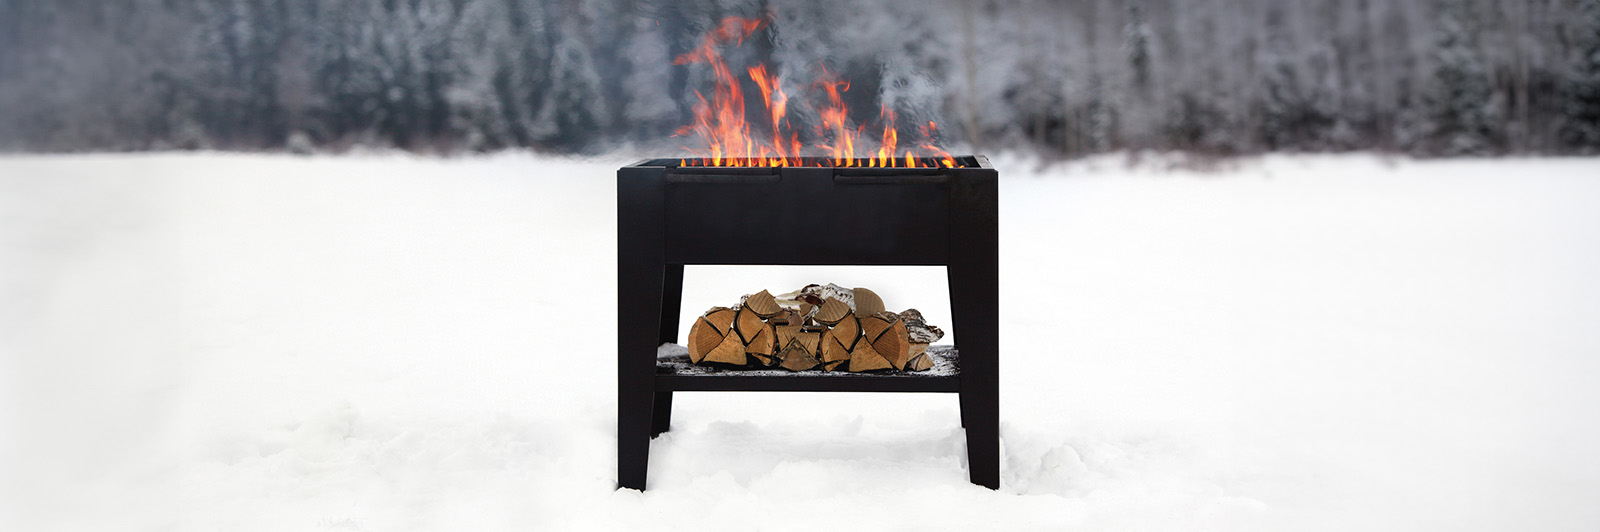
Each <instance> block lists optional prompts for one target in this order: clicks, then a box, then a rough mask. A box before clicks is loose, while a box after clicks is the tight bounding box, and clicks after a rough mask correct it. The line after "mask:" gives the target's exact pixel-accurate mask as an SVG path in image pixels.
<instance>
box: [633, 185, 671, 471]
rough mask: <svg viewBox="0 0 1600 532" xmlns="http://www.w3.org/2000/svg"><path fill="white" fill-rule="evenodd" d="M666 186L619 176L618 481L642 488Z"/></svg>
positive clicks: (662, 272)
mask: <svg viewBox="0 0 1600 532" xmlns="http://www.w3.org/2000/svg"><path fill="white" fill-rule="evenodd" d="M662 187H663V184H662V181H661V180H658V179H627V180H618V186H617V485H618V486H619V487H623V488H633V489H637V490H643V489H644V486H645V476H646V474H647V473H648V471H649V463H650V434H651V428H652V425H653V422H654V412H653V410H654V405H655V398H656V396H655V369H656V347H657V346H658V345H660V343H659V340H660V339H661V338H662V337H663V336H664V334H663V333H665V332H666V331H664V330H662V327H661V324H662V323H665V322H666V321H667V320H668V317H667V316H664V315H663V314H664V313H663V312H662V310H663V307H662V302H663V300H664V299H665V294H664V293H663V292H664V291H665V290H664V289H665V285H666V284H667V282H668V278H669V277H670V275H669V273H670V271H669V269H668V267H667V265H666V262H665V257H666V253H665V247H666V239H665V237H664V235H663V232H662V227H661V226H662V224H661V222H662V220H663V218H665V213H664V211H663V207H662V203H663V202H664V201H665V199H664V196H665V194H664V191H663V190H662ZM682 271H683V270H682V268H681V267H679V268H678V269H677V272H678V275H679V279H680V280H679V281H678V282H679V283H680V284H681V282H682V281H681V275H682ZM680 291H681V290H680ZM673 308H676V307H673ZM671 321H672V322H676V321H677V317H676V316H672V317H671ZM652 326H653V327H652ZM676 333H677V331H673V336H674V337H676V336H677V334H676ZM663 406H665V405H663Z"/></svg>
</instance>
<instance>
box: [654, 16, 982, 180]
mask: <svg viewBox="0 0 1600 532" xmlns="http://www.w3.org/2000/svg"><path fill="white" fill-rule="evenodd" d="M765 24H766V22H765V21H763V20H758V19H746V18H741V17H727V18H724V19H722V22H721V23H720V24H718V25H717V27H716V28H713V29H712V30H711V31H710V32H708V33H707V34H706V35H705V36H704V37H703V38H702V39H701V41H700V44H699V45H698V46H697V47H695V49H694V50H693V51H690V52H688V53H685V54H683V55H681V56H678V57H677V58H674V60H673V64H675V65H687V64H690V63H703V64H706V65H708V66H709V67H710V68H711V72H712V76H713V78H714V79H715V81H716V87H715V89H714V90H713V91H712V93H711V98H710V99H709V100H708V99H707V98H706V96H705V95H704V94H702V93H701V92H700V91H698V90H697V91H695V97H696V98H697V99H698V103H697V104H696V105H695V106H694V121H693V123H691V124H690V125H687V126H684V127H682V128H679V129H678V131H677V132H676V133H675V135H674V136H681V135H688V134H689V133H693V134H695V135H696V136H698V137H700V138H701V139H702V140H704V141H705V144H706V149H705V152H703V153H699V152H695V151H694V150H688V148H685V149H686V150H688V151H690V153H696V157H695V158H692V159H691V158H682V159H680V160H679V165H680V166H845V167H854V166H868V167H883V168H918V167H938V166H940V165H941V164H942V165H943V166H944V167H946V168H951V167H955V166H956V164H955V159H954V158H953V157H951V156H950V154H949V153H946V152H945V151H944V150H941V149H939V148H936V147H934V145H933V142H934V136H933V134H934V128H935V127H936V126H935V125H934V123H933V122H928V127H926V128H923V136H924V137H925V139H926V140H925V142H924V143H923V144H921V147H923V148H925V149H928V150H930V151H932V152H933V153H935V154H937V155H939V156H940V157H941V159H924V158H919V157H916V156H915V155H914V154H913V153H912V152H911V151H909V150H907V151H906V153H905V157H904V159H901V158H900V157H899V155H898V154H897V153H896V152H897V149H898V145H899V132H898V131H897V130H896V129H895V114H894V111H892V110H890V109H889V108H888V107H887V106H885V107H883V108H882V110H881V111H880V113H879V120H880V121H881V122H882V123H883V124H882V127H883V132H882V135H881V139H882V141H881V143H880V144H879V146H878V149H877V152H876V154H875V155H869V156H868V157H866V158H859V157H857V154H856V144H857V139H858V138H860V137H861V134H862V133H863V131H864V129H865V127H866V126H865V125H858V126H855V127H852V124H851V123H850V118H849V116H850V109H849V108H848V106H846V105H845V103H844V98H843V96H842V93H845V92H848V91H849V90H850V82H849V81H841V80H839V79H838V78H836V77H835V76H834V74H833V73H832V72H829V71H828V70H827V68H826V67H824V68H823V69H822V77H821V79H820V80H818V81H817V82H816V83H815V84H814V86H815V87H816V88H820V89H822V91H823V93H824V94H825V95H826V97H827V101H826V102H825V103H823V104H822V105H820V106H818V107H815V108H814V109H816V110H817V115H818V117H819V118H820V120H821V122H822V123H821V125H820V126H819V127H818V129H817V138H818V144H817V145H816V146H815V148H816V149H818V150H820V151H821V152H822V153H824V154H826V155H827V156H828V157H826V158H806V157H802V156H801V152H802V151H804V150H803V145H802V144H801V142H800V136H799V133H798V132H796V131H794V130H793V129H792V128H790V127H789V120H788V117H787V113H788V109H789V96H788V95H787V94H786V93H785V92H784V90H783V85H782V83H781V80H780V78H779V77H778V75H777V74H776V73H774V72H771V71H769V70H768V69H767V66H766V65H755V66H752V67H748V68H746V69H745V73H746V74H748V75H749V79H750V81H752V82H754V83H755V86H756V88H758V89H759V90H760V91H761V104H762V106H763V107H764V108H765V109H766V111H767V116H766V117H764V118H765V119H766V120H767V121H768V122H769V123H768V125H769V126H770V127H769V131H770V140H758V137H757V136H755V135H751V133H750V131H751V124H750V123H749V121H747V120H746V119H745V98H744V89H743V88H742V84H743V83H744V80H743V79H742V78H740V77H735V76H734V75H733V71H732V70H731V69H730V68H729V67H728V63H727V61H726V60H725V59H724V58H723V55H722V53H721V51H720V49H721V48H722V47H724V46H728V45H734V46H737V45H739V44H742V43H743V42H744V40H745V39H746V38H748V37H750V36H751V35H752V34H754V33H755V32H756V31H757V30H759V29H761V27H762V26H764V25H765ZM803 104H804V102H803V101H802V105H803Z"/></svg>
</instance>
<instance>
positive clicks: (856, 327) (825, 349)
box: [817, 300, 861, 371]
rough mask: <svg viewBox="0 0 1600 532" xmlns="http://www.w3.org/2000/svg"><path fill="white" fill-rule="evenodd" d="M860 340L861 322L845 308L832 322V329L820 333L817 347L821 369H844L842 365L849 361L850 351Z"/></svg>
mask: <svg viewBox="0 0 1600 532" xmlns="http://www.w3.org/2000/svg"><path fill="white" fill-rule="evenodd" d="M830 301H837V300H830ZM840 304H841V305H843V303H840ZM860 340H861V323H860V322H858V321H857V320H856V317H855V315H854V314H851V313H850V312H849V311H848V310H847V311H845V313H844V316H843V317H841V318H840V319H838V320H836V321H835V322H834V326H833V328H832V329H828V332H826V333H823V334H822V340H821V341H822V346H821V347H819V348H818V349H817V354H818V355H820V356H821V359H822V371H836V370H840V369H844V365H845V364H846V363H848V362H850V352H851V351H852V350H854V349H855V348H856V343H858V342H859V341H860Z"/></svg>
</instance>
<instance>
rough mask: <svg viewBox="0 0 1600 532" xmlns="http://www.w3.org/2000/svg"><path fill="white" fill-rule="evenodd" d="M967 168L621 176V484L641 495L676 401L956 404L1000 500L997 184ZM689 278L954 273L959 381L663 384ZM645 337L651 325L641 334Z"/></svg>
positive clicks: (637, 169) (729, 379) (666, 170)
mask: <svg viewBox="0 0 1600 532" xmlns="http://www.w3.org/2000/svg"><path fill="white" fill-rule="evenodd" d="M957 159H958V160H959V161H961V163H960V164H962V165H963V166H968V167H966V168H938V169H934V168H901V169H890V168H698V167H694V168H691V167H685V168H675V167H674V166H675V165H676V159H671V160H668V159H657V160H649V161H641V162H640V163H639V164H636V165H632V166H627V167H624V168H622V169H620V170H618V172H617V484H618V485H619V486H620V487H626V488H634V489H641V490H642V489H644V488H645V477H646V471H647V470H648V463H649V452H650V437H651V436H653V435H655V434H659V433H661V432H665V431H667V430H668V429H670V428H671V408H672V406H671V405H672V394H673V391H675V390H676V391H896V392H957V393H959V394H960V398H961V399H960V400H961V425H962V426H963V427H966V429H967V454H968V458H967V462H968V470H969V474H970V475H971V479H972V482H973V483H976V484H980V485H983V486H986V487H989V488H999V485H1000V470H999V460H1000V452H999V443H1000V442H999V378H998V377H999V371H998V358H999V314H998V310H999V308H998V307H999V299H998V298H999V244H998V222H997V220H998V216H997V209H998V197H999V196H998V190H997V174H996V172H995V170H994V169H993V168H992V167H991V166H990V165H989V161H988V159H987V158H985V157H983V156H963V157H959V158H957ZM685 264H777V265H785V264H794V265H800V264H817V265H846V266H848V265H942V266H947V271H948V274H949V283H950V306H951V311H952V314H953V317H954V322H955V323H954V324H953V325H954V327H955V330H956V332H957V333H958V334H957V337H958V338H959V341H958V342H957V344H956V346H955V350H956V351H958V352H959V364H960V371H959V372H957V373H956V374H953V375H942V376H925V377H910V376H903V375H902V376H895V375H854V376H844V375H836V376H824V377H812V376H803V375H793V376H776V375H749V376H728V375H708V374H679V373H678V372H668V373H667V374H659V373H658V371H659V370H658V368H657V360H656V357H655V352H656V346H658V345H660V344H661V343H665V342H671V341H674V340H675V339H676V338H677V332H678V331H677V327H678V326H677V323H678V321H679V320H678V318H679V316H678V308H679V306H680V302H681V297H682V291H683V265H685ZM641 324H643V325H641Z"/></svg>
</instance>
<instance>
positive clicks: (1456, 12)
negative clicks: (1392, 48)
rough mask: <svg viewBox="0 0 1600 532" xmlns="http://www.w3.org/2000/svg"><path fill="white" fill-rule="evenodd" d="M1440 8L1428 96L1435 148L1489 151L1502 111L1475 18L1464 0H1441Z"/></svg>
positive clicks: (1449, 152)
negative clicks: (1478, 40) (1476, 42)
mask: <svg viewBox="0 0 1600 532" xmlns="http://www.w3.org/2000/svg"><path fill="white" fill-rule="evenodd" d="M1438 11H1439V13H1438V28H1437V32H1436V34H1435V41H1434V48H1433V51H1432V57H1431V60H1432V62H1433V71H1432V79H1431V83H1432V86H1431V87H1429V89H1428V92H1427V97H1426V99H1425V100H1424V105H1425V106H1426V107H1427V110H1428V120H1429V124H1428V126H1429V130H1430V135H1429V136H1430V137H1431V140H1432V143H1433V146H1432V147H1431V148H1432V151H1435V152H1437V153H1441V154H1444V155H1467V154H1484V153H1488V152H1490V151H1491V150H1493V149H1494V148H1495V146H1496V142H1497V137H1498V135H1497V130H1498V128H1497V127H1496V122H1495V121H1496V120H1497V119H1498V116H1497V115H1498V112H1497V110H1496V109H1495V102H1494V91H1493V88H1492V87H1491V86H1490V84H1489V74H1488V72H1487V71H1486V69H1485V68H1484V64H1483V59H1482V57H1481V56H1480V54H1479V52H1478V50H1477V49H1476V47H1475V46H1474V43H1473V41H1472V32H1473V31H1474V30H1475V29H1476V19H1475V18H1474V16H1473V12H1472V10H1471V7H1470V6H1469V5H1468V4H1467V2H1466V1H1465V0H1442V1H1441V2H1440V3H1439V4H1438Z"/></svg>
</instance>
